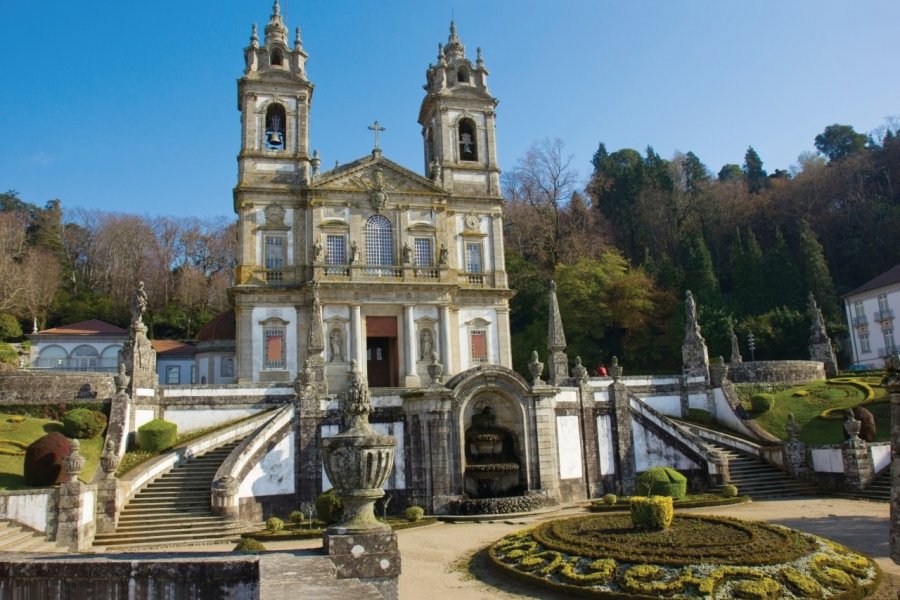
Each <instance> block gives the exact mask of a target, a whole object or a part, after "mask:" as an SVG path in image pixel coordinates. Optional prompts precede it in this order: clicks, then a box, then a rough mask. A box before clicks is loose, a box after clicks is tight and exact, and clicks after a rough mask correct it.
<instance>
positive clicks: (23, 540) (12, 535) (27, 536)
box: [0, 521, 67, 554]
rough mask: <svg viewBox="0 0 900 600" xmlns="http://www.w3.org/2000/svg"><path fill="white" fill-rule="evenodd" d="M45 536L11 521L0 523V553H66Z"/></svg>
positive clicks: (63, 548) (64, 549)
mask: <svg viewBox="0 0 900 600" xmlns="http://www.w3.org/2000/svg"><path fill="white" fill-rule="evenodd" d="M66 551H67V550H66V548H65V547H63V546H59V545H57V544H56V542H49V541H47V536H46V534H44V533H41V532H40V531H35V530H33V529H30V528H28V527H25V526H24V525H21V524H19V523H15V522H13V521H0V552H40V553H42V554H50V553H57V552H66Z"/></svg>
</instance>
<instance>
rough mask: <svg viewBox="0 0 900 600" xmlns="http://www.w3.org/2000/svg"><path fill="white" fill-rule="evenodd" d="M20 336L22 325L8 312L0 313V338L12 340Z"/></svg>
mask: <svg viewBox="0 0 900 600" xmlns="http://www.w3.org/2000/svg"><path fill="white" fill-rule="evenodd" d="M20 337H22V325H21V324H19V320H18V319H17V318H15V317H14V316H12V315H11V314H9V313H0V340H3V341H6V340H14V339H17V338H20Z"/></svg>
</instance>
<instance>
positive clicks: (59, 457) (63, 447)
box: [24, 431, 72, 486]
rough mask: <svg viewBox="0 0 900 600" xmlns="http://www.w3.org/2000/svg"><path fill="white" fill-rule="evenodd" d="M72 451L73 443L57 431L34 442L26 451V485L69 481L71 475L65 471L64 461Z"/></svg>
mask: <svg viewBox="0 0 900 600" xmlns="http://www.w3.org/2000/svg"><path fill="white" fill-rule="evenodd" d="M71 451H72V442H71V441H70V440H69V438H67V437H66V436H64V435H63V434H61V433H59V432H57V431H54V432H53V433H48V434H47V435H45V436H44V437H42V438H38V439H37V440H35V441H33V442H32V443H31V445H30V446H28V448H26V449H25V462H24V475H25V483H27V484H28V485H35V486H44V485H54V484H57V483H65V482H66V481H68V480H69V475H68V474H67V473H66V472H65V469H63V459H64V458H65V457H67V456H68V455H69V453H70V452H71Z"/></svg>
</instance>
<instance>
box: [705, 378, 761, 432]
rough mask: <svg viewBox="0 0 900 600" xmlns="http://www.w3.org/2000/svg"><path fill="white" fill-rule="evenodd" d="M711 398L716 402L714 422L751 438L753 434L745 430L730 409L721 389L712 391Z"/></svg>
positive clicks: (741, 422)
mask: <svg viewBox="0 0 900 600" xmlns="http://www.w3.org/2000/svg"><path fill="white" fill-rule="evenodd" d="M713 398H714V399H715V402H716V421H718V422H719V423H721V424H722V425H725V426H726V427H730V428H731V429H734V430H735V431H737V432H739V433H743V434H744V435H749V436H751V437H753V434H752V433H751V432H750V430H749V429H747V427H746V426H745V425H744V422H743V421H741V420H740V419H739V418H738V416H737V415H736V414H734V410H733V409H732V408H731V405H730V404H728V400H727V399H726V398H725V393H724V392H723V391H722V388H716V389H714V390H713Z"/></svg>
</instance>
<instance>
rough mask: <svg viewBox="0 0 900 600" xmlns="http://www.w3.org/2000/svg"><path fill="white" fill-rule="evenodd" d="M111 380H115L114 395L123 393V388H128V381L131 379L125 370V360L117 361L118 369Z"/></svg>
mask: <svg viewBox="0 0 900 600" xmlns="http://www.w3.org/2000/svg"><path fill="white" fill-rule="evenodd" d="M113 381H115V382H116V395H117V396H118V395H121V394H124V393H125V390H126V389H128V384H129V382H130V381H131V378H130V377H129V376H128V373H126V372H125V361H119V370H118V372H117V373H116V375H115V376H114V377H113Z"/></svg>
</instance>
